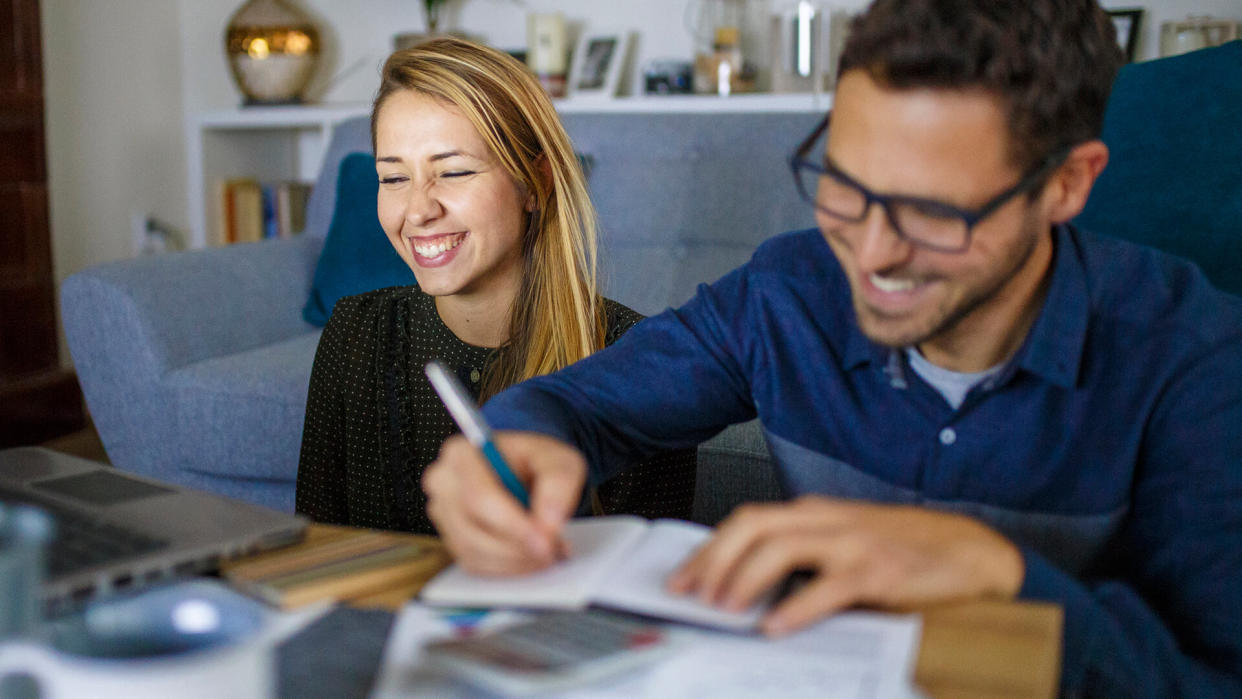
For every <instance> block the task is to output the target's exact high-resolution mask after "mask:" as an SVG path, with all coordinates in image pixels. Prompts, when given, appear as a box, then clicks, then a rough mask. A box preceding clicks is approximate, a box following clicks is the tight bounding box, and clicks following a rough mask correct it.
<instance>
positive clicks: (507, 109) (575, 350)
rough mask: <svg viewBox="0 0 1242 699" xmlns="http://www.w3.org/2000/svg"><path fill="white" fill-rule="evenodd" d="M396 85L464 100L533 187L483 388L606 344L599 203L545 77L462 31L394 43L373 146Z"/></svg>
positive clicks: (505, 159) (492, 144)
mask: <svg viewBox="0 0 1242 699" xmlns="http://www.w3.org/2000/svg"><path fill="white" fill-rule="evenodd" d="M400 90H413V91H415V92H418V93H421V94H424V95H428V96H431V97H434V98H437V99H439V100H442V101H444V102H445V103H447V104H451V105H453V106H454V107H456V108H457V109H459V110H460V111H461V113H462V114H463V115H465V117H466V118H467V119H469V120H470V122H471V124H473V125H474V128H475V130H476V131H478V133H479V134H480V135H481V136H482V137H483V140H484V141H485V142H486V143H487V145H488V147H489V148H490V149H491V152H492V153H493V154H494V155H495V156H496V158H497V159H498V160H499V161H500V163H501V164H502V166H503V167H504V168H505V170H507V171H508V173H509V175H510V176H512V177H513V179H514V180H515V181H516V182H517V183H518V187H519V188H520V191H523V192H526V193H534V195H535V202H536V203H535V211H534V213H532V214H529V216H530V219H529V221H528V223H529V225H528V226H527V230H526V234H525V237H524V239H523V244H522V256H523V260H524V266H525V268H524V270H523V275H522V282H521V287H520V288H519V290H518V293H517V296H516V297H515V298H514V301H513V309H512V311H511V313H510V316H509V339H508V341H507V342H505V343H504V344H503V345H502V346H501V347H500V348H499V350H498V354H497V357H496V359H495V361H493V362H492V363H491V364H490V365H489V369H488V371H487V374H486V376H485V377H484V378H483V384H482V397H483V398H484V399H486V398H488V397H490V396H492V395H495V394H496V393H498V392H499V391H501V390H503V389H504V388H506V387H508V386H510V385H512V384H514V383H517V382H519V381H523V380H525V379H528V378H531V377H533V376H539V375H541V374H547V373H549V372H552V371H555V370H557V369H560V368H561V367H564V366H568V365H569V364H572V363H574V362H576V361H578V360H579V359H582V358H583V357H586V356H587V355H589V354H592V353H594V352H595V351H596V350H598V349H600V348H601V347H603V345H604V332H605V330H604V312H603V304H602V302H601V298H600V295H599V291H598V288H597V282H596V238H597V223H596V217H595V208H594V207H593V206H592V205H591V200H590V197H589V196H588V195H587V189H586V182H585V178H584V177H583V174H582V167H581V166H580V165H579V163H578V159H577V156H576V155H575V154H574V151H573V147H572V146H571V145H570V142H569V136H568V135H567V134H566V133H565V128H564V127H563V126H561V122H560V120H559V119H558V118H557V115H556V110H555V109H554V108H553V107H552V103H551V101H550V100H549V99H548V97H547V94H546V93H545V92H544V90H543V88H542V87H541V86H540V84H539V82H538V81H537V80H536V79H535V77H534V76H533V75H532V74H531V73H530V72H529V71H528V70H527V69H526V66H524V65H522V64H521V63H520V62H518V61H517V60H516V59H514V58H513V57H512V56H509V55H508V54H505V53H502V52H500V51H497V50H495V49H491V48H488V47H486V46H481V45H479V44H475V43H472V42H469V41H464V40H462V39H456V38H451V37H445V38H437V39H432V40H430V41H427V42H424V43H422V44H419V45H417V46H414V47H412V48H408V49H404V50H401V51H397V52H395V53H393V54H392V55H391V56H389V57H388V60H387V61H386V62H385V63H384V69H383V76H382V80H381V82H380V88H379V91H378V92H377V93H376V96H375V102H374V104H373V106H372V108H371V144H372V146H373V147H374V145H375V126H376V117H377V115H378V114H379V111H380V108H381V107H382V106H383V104H384V101H385V100H386V99H387V98H388V96H389V95H391V94H393V93H394V92H397V91H400Z"/></svg>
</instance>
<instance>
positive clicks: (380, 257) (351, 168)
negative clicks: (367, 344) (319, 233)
mask: <svg viewBox="0 0 1242 699" xmlns="http://www.w3.org/2000/svg"><path fill="white" fill-rule="evenodd" d="M335 190H336V197H335V202H334V206H335V209H334V211H333V214H332V224H331V225H330V226H329V227H328V232H327V239H326V240H325V241H324V244H323V252H322V253H320V255H319V262H318V264H317V265H316V267H315V277H314V279H313V280H312V282H311V293H310V298H309V299H308V300H307V301H306V306H305V307H304V308H303V309H302V318H303V319H304V320H305V321H306V322H308V323H310V324H312V325H318V326H323V325H326V324H327V322H328V316H330V315H332V308H333V306H335V305H336V302H337V300H338V299H340V298H341V297H342V296H351V295H353V294H361V293H363V292H367V291H371V290H373V289H382V288H384V287H386V286H398V285H405V284H413V283H414V273H413V272H412V271H410V268H409V266H407V265H406V264H405V261H404V260H402V259H401V258H400V257H399V256H398V255H397V253H396V251H395V250H393V249H392V245H391V244H390V243H389V242H388V238H387V237H386V236H385V235H384V229H382V228H380V224H379V219H378V218H376V213H375V197H376V195H377V194H378V193H379V180H378V179H377V178H376V176H375V159H374V157H373V156H372V155H371V154H370V153H367V152H359V153H351V154H348V155H346V156H345V157H344V158H343V159H342V160H341V163H340V166H339V167H338V169H337V178H336V187H335Z"/></svg>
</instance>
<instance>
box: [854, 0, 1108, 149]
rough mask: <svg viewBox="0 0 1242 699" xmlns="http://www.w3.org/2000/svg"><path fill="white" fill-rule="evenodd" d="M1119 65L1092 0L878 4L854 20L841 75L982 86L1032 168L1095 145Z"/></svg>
mask: <svg viewBox="0 0 1242 699" xmlns="http://www.w3.org/2000/svg"><path fill="white" fill-rule="evenodd" d="M1122 63H1123V58H1122V53H1121V49H1120V48H1119V47H1118V46H1117V40H1116V34H1115V31H1114V29H1113V25H1112V22H1111V21H1110V20H1109V18H1108V15H1107V14H1105V12H1104V11H1103V10H1102V9H1101V8H1100V6H1099V4H1098V3H1097V2H1096V0H876V1H875V2H873V3H872V4H871V6H870V7H869V8H867V10H866V12H864V13H863V14H862V15H859V16H858V17H857V18H855V19H854V21H853V23H852V24H851V26H850V34H849V39H848V40H847V41H846V44H845V48H844V50H843V51H842V54H841V63H840V70H839V71H838V75H844V74H845V73H846V72H847V71H849V70H853V69H862V70H865V71H867V73H868V74H869V75H870V76H871V78H872V79H873V80H875V81H876V82H877V83H879V84H881V85H885V86H887V87H891V88H896V89H907V88H933V89H937V88H940V89H983V90H985V91H988V92H990V93H992V94H995V95H998V96H999V97H1000V98H1001V99H1002V100H1004V102H1005V104H1006V105H1007V108H1008V110H1009V135H1010V141H1011V150H1012V152H1011V154H1010V155H1011V157H1012V158H1013V159H1014V162H1015V164H1016V165H1018V166H1019V167H1022V168H1029V167H1032V166H1033V165H1034V164H1035V163H1036V162H1037V161H1039V160H1040V159H1042V158H1045V157H1047V156H1048V155H1049V154H1050V153H1052V152H1053V151H1055V150H1056V149H1058V148H1061V147H1064V146H1069V145H1074V144H1077V143H1081V142H1082V141H1086V140H1090V139H1093V138H1098V137H1099V135H1100V129H1101V127H1102V126H1103V122H1104V108H1105V106H1106V105H1107V103H1108V95H1109V91H1110V90H1111V88H1112V84H1113V79H1114V78H1115V77H1116V75H1117V71H1118V70H1119V69H1120V67H1121V64H1122Z"/></svg>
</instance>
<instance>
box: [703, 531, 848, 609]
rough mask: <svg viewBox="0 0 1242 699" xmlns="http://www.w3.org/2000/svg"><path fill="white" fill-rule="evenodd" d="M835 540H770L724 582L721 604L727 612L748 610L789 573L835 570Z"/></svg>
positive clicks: (788, 537) (803, 536)
mask: <svg viewBox="0 0 1242 699" xmlns="http://www.w3.org/2000/svg"><path fill="white" fill-rule="evenodd" d="M833 543H834V542H833V539H831V538H826V537H825V536H823V535H816V534H808V533H797V534H785V535H781V536H776V537H771V538H769V539H767V540H765V541H764V542H763V543H762V544H761V545H759V546H756V547H755V548H754V549H753V550H752V551H751V553H750V555H748V556H747V557H746V558H745V559H743V560H741V561H739V562H738V564H737V565H736V566H735V567H734V570H733V573H732V575H731V576H730V577H729V578H728V579H727V580H725V581H724V582H723V584H722V585H721V590H720V600H721V604H722V606H724V608H725V609H731V610H734V611H737V610H741V609H745V608H747V607H749V606H750V605H751V604H754V602H755V600H756V599H758V598H759V596H760V595H762V594H764V593H765V592H767V591H769V590H771V589H772V588H774V587H776V586H777V585H778V584H780V583H781V582H782V581H784V580H785V578H786V577H788V576H789V574H790V573H793V572H794V571H795V570H799V569H813V570H816V571H819V574H820V575H823V574H824V572H825V571H826V570H827V571H830V570H831V568H832V564H831V562H830V561H831V558H832V547H833Z"/></svg>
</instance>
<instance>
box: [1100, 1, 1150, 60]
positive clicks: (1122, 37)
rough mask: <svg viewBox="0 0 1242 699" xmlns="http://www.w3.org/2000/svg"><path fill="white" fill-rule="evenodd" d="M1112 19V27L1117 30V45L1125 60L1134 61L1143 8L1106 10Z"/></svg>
mask: <svg viewBox="0 0 1242 699" xmlns="http://www.w3.org/2000/svg"><path fill="white" fill-rule="evenodd" d="M1108 16H1109V18H1111V19H1112V20H1113V29H1115V30H1116V31H1117V46H1119V47H1120V48H1121V52H1122V53H1124V54H1125V56H1126V62H1127V63H1130V62H1133V61H1134V51H1135V48H1137V46H1138V36H1139V26H1140V25H1141V24H1142V21H1143V10H1142V8H1139V7H1129V8H1125V9H1121V10H1108Z"/></svg>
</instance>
